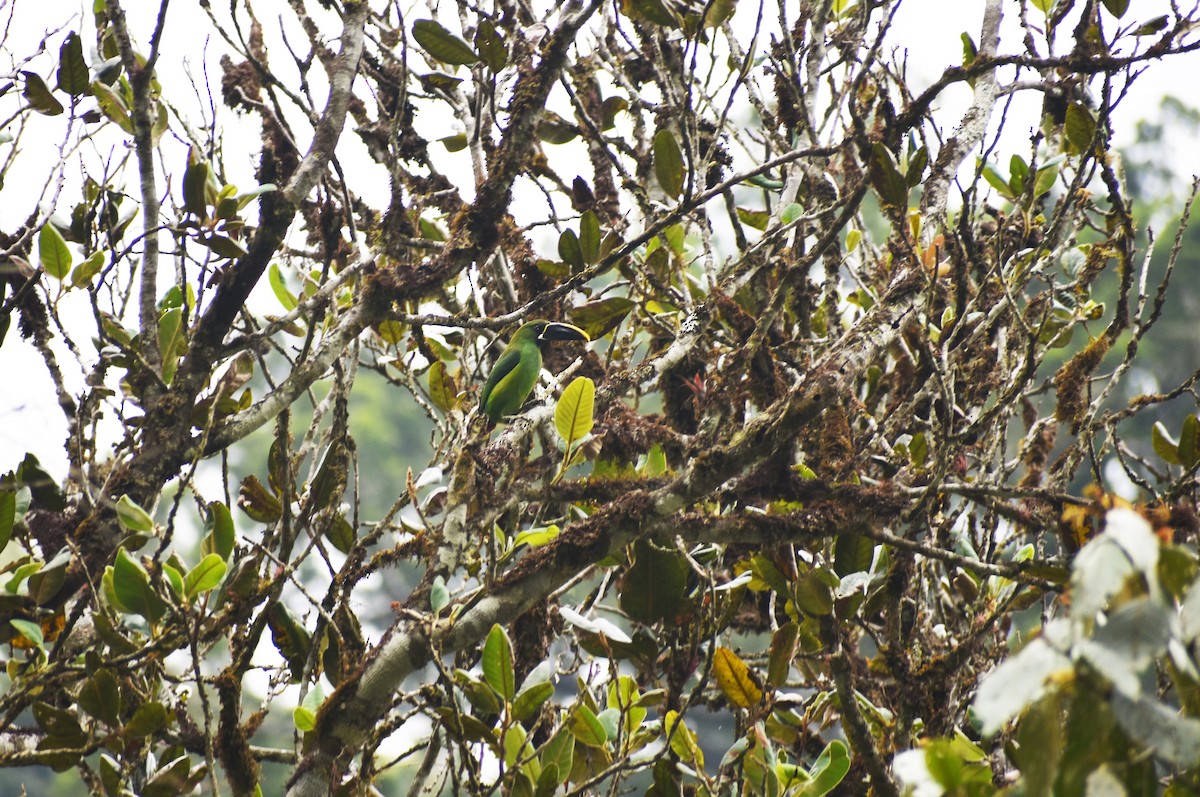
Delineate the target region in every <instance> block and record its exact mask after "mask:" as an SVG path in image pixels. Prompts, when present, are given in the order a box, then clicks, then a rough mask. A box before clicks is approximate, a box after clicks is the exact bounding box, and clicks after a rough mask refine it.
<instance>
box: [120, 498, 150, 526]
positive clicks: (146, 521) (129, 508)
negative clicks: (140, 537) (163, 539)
mask: <svg viewBox="0 0 1200 797" xmlns="http://www.w3.org/2000/svg"><path fill="white" fill-rule="evenodd" d="M117 520H118V521H120V523H121V526H122V527H124V528H126V529H128V530H129V531H136V532H142V533H146V534H149V533H151V532H153V531H154V518H152V517H150V513H148V512H147V511H146V510H145V509H142V508H141V507H140V506H138V505H137V504H135V503H134V502H133V500H132V499H130V497H129V496H128V495H122V496H121V497H120V498H119V499H117Z"/></svg>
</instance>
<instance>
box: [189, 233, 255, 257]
mask: <svg viewBox="0 0 1200 797" xmlns="http://www.w3.org/2000/svg"><path fill="white" fill-rule="evenodd" d="M199 242H200V244H201V245H202V246H207V247H208V248H209V249H211V250H212V253H213V254H214V255H217V256H219V257H224V258H228V259H229V260H237V259H238V258H239V257H243V256H244V255H245V254H246V251H247V250H246V247H244V246H242V245H241V244H240V243H238V242H237V241H235V240H234V239H232V238H230V237H229V236H228V235H217V234H212V235H204V236H201V237H200V238H199Z"/></svg>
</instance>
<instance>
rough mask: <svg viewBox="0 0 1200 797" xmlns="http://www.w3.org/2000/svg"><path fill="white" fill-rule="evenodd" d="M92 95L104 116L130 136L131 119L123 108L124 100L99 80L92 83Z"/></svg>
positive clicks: (131, 131)
mask: <svg viewBox="0 0 1200 797" xmlns="http://www.w3.org/2000/svg"><path fill="white" fill-rule="evenodd" d="M92 94H93V95H95V97H96V103H97V104H98V105H99V106H100V110H101V111H103V112H104V115H105V116H107V117H108V118H109V119H110V120H112V121H113V122H115V123H116V125H117V127H119V128H121V129H122V130H123V131H125V132H126V133H128V134H129V135H131V136H132V135H133V119H132V118H131V117H130V116H129V108H127V107H126V106H125V100H123V99H121V95H119V94H117V93H116V92H115V91H113V90H112V88H110V87H109V86H107V85H105V84H104V83H101V82H100V81H99V80H93V81H92Z"/></svg>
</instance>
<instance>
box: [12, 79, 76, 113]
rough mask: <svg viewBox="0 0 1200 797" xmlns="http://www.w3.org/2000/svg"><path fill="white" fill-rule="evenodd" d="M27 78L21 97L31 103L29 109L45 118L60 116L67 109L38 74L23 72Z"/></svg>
mask: <svg viewBox="0 0 1200 797" xmlns="http://www.w3.org/2000/svg"><path fill="white" fill-rule="evenodd" d="M21 75H22V76H24V78H25V88H24V89H23V90H22V91H21V96H22V97H24V98H25V101H26V102H28V103H29V107H30V108H32V109H33V110H35V111H37V112H38V113H40V114H43V115H45V116H58V115H59V114H60V113H62V112H63V111H64V110H65V109H64V108H63V104H62V103H61V102H59V101H58V99H57V98H56V97H55V96H54V95H53V94H51V93H50V87H49V86H47V85H46V81H44V80H42V78H41V75H39V74H38V73H36V72H22V73H21Z"/></svg>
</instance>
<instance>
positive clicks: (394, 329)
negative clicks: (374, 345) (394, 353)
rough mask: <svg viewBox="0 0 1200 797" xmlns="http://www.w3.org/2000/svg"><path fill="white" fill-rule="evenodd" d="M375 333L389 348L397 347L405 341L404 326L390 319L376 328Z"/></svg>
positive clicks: (381, 322)
mask: <svg viewBox="0 0 1200 797" xmlns="http://www.w3.org/2000/svg"><path fill="white" fill-rule="evenodd" d="M375 332H376V333H378V335H379V337H381V338H383V342H384V343H386V344H388V345H389V346H395V345H396V344H397V343H399V342H400V341H402V340H404V324H402V323H400V322H399V321H397V320H395V319H394V318H389V319H388V320H386V321H380V322H379V326H377V327H375Z"/></svg>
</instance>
